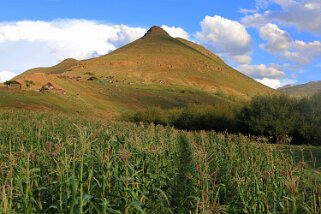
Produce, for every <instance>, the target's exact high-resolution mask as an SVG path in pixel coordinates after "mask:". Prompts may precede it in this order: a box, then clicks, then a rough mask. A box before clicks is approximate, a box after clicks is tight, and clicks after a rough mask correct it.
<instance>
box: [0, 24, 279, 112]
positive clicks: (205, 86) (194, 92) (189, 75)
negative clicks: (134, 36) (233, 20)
mask: <svg viewBox="0 0 321 214" xmlns="http://www.w3.org/2000/svg"><path fill="white" fill-rule="evenodd" d="M14 80H15V81H17V82H19V83H21V85H22V90H21V91H20V92H15V94H14V96H16V97H19V96H20V101H19V102H18V103H20V104H21V105H22V106H23V107H25V106H24V105H26V103H27V104H28V105H27V106H28V108H31V109H32V108H39V106H40V107H41V108H45V109H56V110H59V111H61V110H62V111H66V112H69V111H71V112H75V111H76V112H78V113H80V114H85V115H89V114H90V115H91V114H93V115H95V116H102V117H105V116H106V115H108V116H111V115H117V114H119V113H122V112H130V111H135V110H137V109H140V108H144V107H147V106H160V107H163V108H172V107H178V106H185V105H188V104H191V103H202V104H215V103H218V102H230V103H235V102H242V101H246V100H249V99H250V98H251V97H252V96H255V95H262V94H273V93H277V92H276V91H275V90H273V89H271V88H268V87H266V86H264V85H262V84H260V83H258V82H256V81H254V80H253V79H251V78H249V77H247V76H245V75H243V74H242V73H240V72H238V71H237V70H235V69H233V68H232V67H230V66H228V65H227V64H225V63H224V61H223V60H222V59H220V58H219V57H218V56H216V55H215V54H213V53H211V52H210V51H209V50H207V49H205V48H204V47H202V46H200V45H198V44H195V43H193V42H190V41H188V40H185V39H181V38H173V37H171V36H170V35H169V34H168V33H167V32H166V31H164V30H163V29H162V28H160V27H157V26H154V27H152V28H151V29H149V30H148V31H147V33H146V34H145V35H144V36H143V37H142V38H140V39H138V40H136V41H134V42H132V43H130V44H128V45H125V46H123V47H121V48H119V49H117V50H115V51H113V52H111V53H109V54H107V55H104V56H101V57H97V58H92V59H88V60H81V61H78V60H75V59H66V60H64V61H62V62H61V63H59V64H58V65H56V66H53V67H49V68H35V69H31V70H28V71H26V72H24V73H22V74H21V75H19V76H17V77H15V78H14ZM37 90H40V91H41V92H42V93H40V92H39V91H37ZM2 93H5V92H3V91H2ZM21 94H23V97H22V95H21ZM0 95H1V92H0ZM6 96H8V93H7V95H6ZM12 96H13V95H12ZM27 98H28V102H27V101H24V100H25V99H27ZM35 98H37V99H38V100H37V101H36V99H35ZM12 99H13V100H14V99H15V98H12ZM9 103H10V102H9ZM0 105H1V101H0ZM30 106H31V107H30Z"/></svg>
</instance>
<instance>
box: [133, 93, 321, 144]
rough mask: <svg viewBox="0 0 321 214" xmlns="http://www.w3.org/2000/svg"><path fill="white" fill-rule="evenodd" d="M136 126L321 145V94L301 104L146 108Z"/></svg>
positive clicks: (274, 99) (257, 101)
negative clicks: (168, 127) (139, 123)
mask: <svg viewBox="0 0 321 214" xmlns="http://www.w3.org/2000/svg"><path fill="white" fill-rule="evenodd" d="M130 120H131V121H134V122H147V123H155V124H162V125H171V126H174V127H176V128H179V129H184V130H215V131H220V132H225V131H227V132H234V133H237V132H241V133H243V134H251V135H257V136H258V135H263V136H267V137H270V138H271V139H272V141H273V142H275V143H281V144H288V143H291V144H312V145H321V131H320V130H321V93H320V94H316V95H314V96H312V97H310V98H303V99H301V100H299V99H297V98H293V97H289V96H287V95H273V96H259V97H254V98H253V99H252V101H251V102H250V103H249V104H248V105H244V106H243V107H240V106H236V105H233V106H231V105H227V104H217V105H214V106H210V105H191V106H188V107H184V108H179V109H169V110H168V109H167V110H165V109H161V108H158V107H151V108H147V109H146V110H143V111H140V112H137V113H136V114H134V115H133V116H131V117H130Z"/></svg>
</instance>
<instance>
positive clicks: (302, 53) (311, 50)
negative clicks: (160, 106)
mask: <svg viewBox="0 0 321 214" xmlns="http://www.w3.org/2000/svg"><path fill="white" fill-rule="evenodd" d="M154 25H158V26H162V27H163V28H164V29H165V30H166V31H167V32H168V33H169V34H170V35H172V36H173V37H183V38H186V39H189V40H191V41H193V42H196V43H198V44H201V45H203V46H205V47H206V48H208V49H209V50H211V51H212V52H214V53H215V54H217V55H219V56H220V57H222V58H223V59H224V60H225V61H226V62H227V63H228V64H229V65H231V66H232V67H234V68H236V69H237V70H239V71H240V72H242V73H244V74H246V75H248V76H250V77H252V78H253V79H255V80H257V81H259V82H261V83H263V84H265V85H268V86H270V87H272V88H278V87H281V86H284V85H288V84H302V83H306V82H309V81H318V80H321V1H320V0H225V1H222V0H197V1H193V0H161V1H151V0H148V1H147V0H137V1H134V0H108V1H107V0H90V1H89V0H2V1H1V2H0V82H3V81H6V80H8V79H10V78H12V77H14V76H15V75H18V74H20V73H22V72H24V71H25V70H27V69H30V68H33V67H47V66H52V65H55V64H57V63H58V62H60V61H62V60H64V59H66V58H70V57H71V58H76V59H79V60H80V59H87V58H91V57H96V56H100V55H104V54H107V53H109V52H111V51H113V50H115V49H117V48H119V47H121V46H123V45H125V44H127V43H129V42H132V41H134V40H136V39H138V38H140V37H141V36H143V35H144V33H145V32H146V30H148V29H149V28H150V27H151V26H154Z"/></svg>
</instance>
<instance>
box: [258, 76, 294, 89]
mask: <svg viewBox="0 0 321 214" xmlns="http://www.w3.org/2000/svg"><path fill="white" fill-rule="evenodd" d="M255 80H256V81H258V82H259V83H262V84H263V85H266V86H269V87H271V88H274V89H277V88H280V87H282V86H285V85H293V84H295V83H297V81H296V80H293V79H282V80H279V79H271V78H262V79H255Z"/></svg>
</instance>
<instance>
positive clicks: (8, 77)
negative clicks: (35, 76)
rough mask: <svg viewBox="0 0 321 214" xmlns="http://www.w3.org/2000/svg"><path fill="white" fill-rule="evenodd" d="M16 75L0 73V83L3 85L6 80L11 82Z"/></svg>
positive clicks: (7, 72)
mask: <svg viewBox="0 0 321 214" xmlns="http://www.w3.org/2000/svg"><path fill="white" fill-rule="evenodd" d="M16 75H17V74H15V73H12V72H10V71H6V70H4V71H1V72H0V83H3V82H5V81H7V80H11V79H12V78H14V77H15V76H16Z"/></svg>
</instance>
